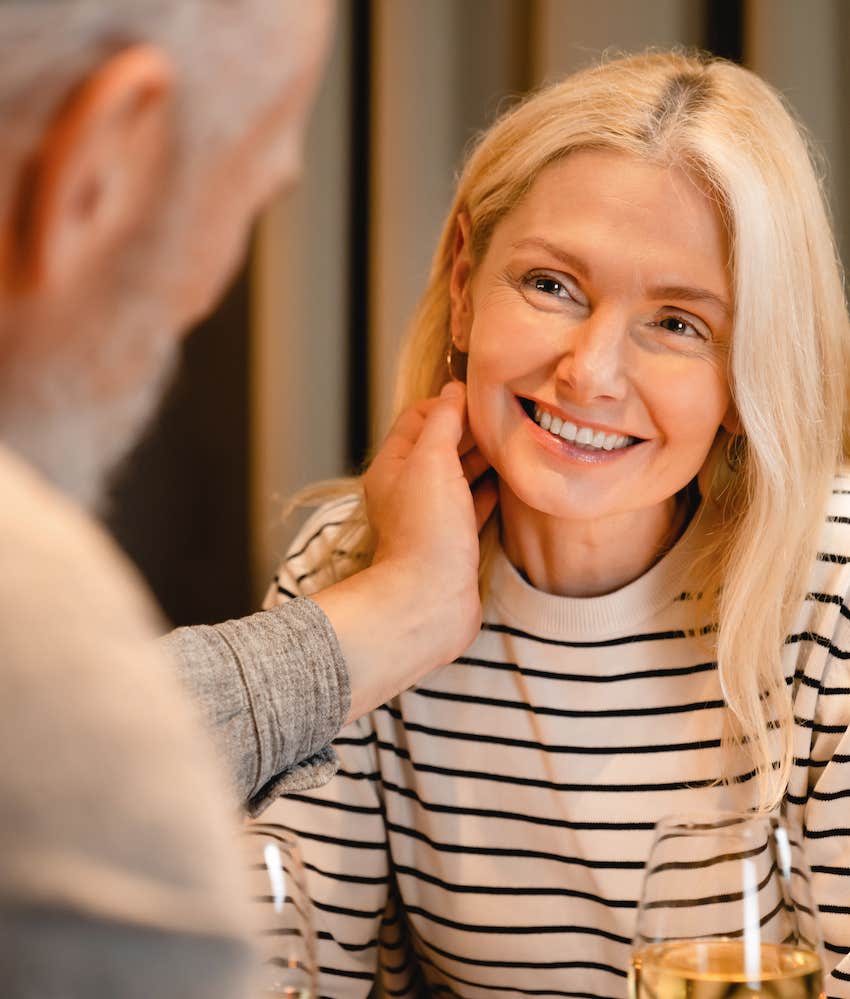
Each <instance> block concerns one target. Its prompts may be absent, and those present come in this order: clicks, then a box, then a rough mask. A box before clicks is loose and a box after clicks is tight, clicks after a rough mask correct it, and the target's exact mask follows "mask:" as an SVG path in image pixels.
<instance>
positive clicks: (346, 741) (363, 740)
mask: <svg viewBox="0 0 850 999" xmlns="http://www.w3.org/2000/svg"><path fill="white" fill-rule="evenodd" d="M375 738H376V736H375V733H374V732H370V733H369V734H368V735H362V736H353V735H341V736H339V737H338V738H336V739H334V745H335V746H361V747H362V746H369V745H371V743H373V742H374V741H375Z"/></svg>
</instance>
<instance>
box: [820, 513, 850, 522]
mask: <svg viewBox="0 0 850 999" xmlns="http://www.w3.org/2000/svg"><path fill="white" fill-rule="evenodd" d="M826 522H827V523H828V524H850V517H839V516H837V515H836V514H832V513H831V514H829V515H828V516H827V518H826Z"/></svg>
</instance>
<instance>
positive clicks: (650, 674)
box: [455, 656, 717, 683]
mask: <svg viewBox="0 0 850 999" xmlns="http://www.w3.org/2000/svg"><path fill="white" fill-rule="evenodd" d="M455 662H456V663H458V664H459V665H461V666H483V667H485V668H487V669H496V670H507V671H510V672H512V673H519V674H521V675H522V676H534V677H540V678H542V679H544V680H566V681H568V682H570V683H619V682H620V681H624V680H651V679H656V678H658V677H670V676H688V675H690V674H693V673H706V672H711V671H712V670H716V669H717V663H716V662H708V663H697V664H696V665H695V666H674V667H672V668H670V669H647V670H631V671H629V672H628V673H612V674H610V675H607V676H589V675H587V674H586V673H557V672H554V671H552V670H545V669H529V668H528V667H527V666H519V665H518V664H517V663H511V662H494V661H493V660H490V659H475V658H473V657H471V656H460V657H459V658H457V659H455Z"/></svg>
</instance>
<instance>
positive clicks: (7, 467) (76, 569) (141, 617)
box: [0, 448, 162, 638]
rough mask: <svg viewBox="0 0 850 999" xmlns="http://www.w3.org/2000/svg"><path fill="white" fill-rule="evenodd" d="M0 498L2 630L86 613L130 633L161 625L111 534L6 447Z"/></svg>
mask: <svg viewBox="0 0 850 999" xmlns="http://www.w3.org/2000/svg"><path fill="white" fill-rule="evenodd" d="M0 497H2V499H0V594H2V603H0V606H2V607H3V610H2V611H0V616H2V621H3V627H2V629H0V630H2V631H4V632H6V633H7V634H8V629H10V628H12V629H14V628H15V626H16V625H18V626H21V627H30V626H35V625H36V622H40V625H39V627H44V626H45V624H46V622H49V621H50V620H56V621H63V622H64V619H66V618H67V617H68V616H71V617H73V618H74V619H75V620H76V619H79V617H81V616H82V615H83V614H85V615H86V616H91V618H92V619H93V620H94V621H97V620H101V621H104V620H112V621H114V622H115V623H116V624H117V625H119V626H120V627H121V629H122V631H123V632H124V634H125V637H126V634H127V631H128V630H129V631H130V632H132V633H135V634H137V635H138V637H139V638H147V637H149V636H151V635H153V634H155V633H156V632H158V631H160V630H162V627H161V620H160V617H159V613H158V611H157V610H156V608H155V605H154V603H153V600H152V599H151V598H150V596H149V594H148V593H147V591H146V589H145V587H144V584H143V583H142V581H141V579H140V577H139V575H138V573H137V571H136V570H135V568H134V567H133V566H132V564H131V563H130V561H129V560H128V559H127V558H126V557H125V556H124V555H123V553H122V552H121V551H120V550H119V549H118V547H117V546H116V545H115V543H114V542H113V541H112V540H111V539H110V538H109V536H108V535H107V533H106V531H105V530H104V529H103V528H102V527H100V525H99V524H97V523H96V522H95V521H94V520H93V519H92V518H91V517H89V516H88V515H87V514H86V513H85V512H84V511H83V510H81V509H80V508H78V507H77V506H75V505H74V504H73V503H71V502H70V501H69V500H67V499H66V498H65V497H64V496H62V495H61V494H60V493H59V492H57V491H56V490H55V489H54V488H53V487H52V486H50V484H49V483H47V482H46V481H45V480H44V479H42V478H41V477H40V476H39V475H38V473H37V472H35V471H34V470H33V469H32V468H30V467H29V466H28V465H27V464H26V463H25V462H24V461H22V460H21V459H20V458H18V457H17V456H15V455H14V454H12V453H10V452H9V451H8V450H6V449H4V448H0ZM64 623H67V622H64Z"/></svg>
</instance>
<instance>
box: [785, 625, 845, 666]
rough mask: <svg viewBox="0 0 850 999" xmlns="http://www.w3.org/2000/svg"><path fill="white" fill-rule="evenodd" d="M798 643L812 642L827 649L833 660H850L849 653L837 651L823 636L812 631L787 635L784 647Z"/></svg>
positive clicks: (836, 647) (835, 646)
mask: <svg viewBox="0 0 850 999" xmlns="http://www.w3.org/2000/svg"><path fill="white" fill-rule="evenodd" d="M798 642H814V643H815V644H816V645H820V646H821V648H824V649H829V654H830V655H831V656H833V657H834V658H835V659H850V652H845V651H844V649H839V648H838V646H837V645H833V644H832V642H831V641H830V640H829V639H828V638H827V637H826V636H825V635H818V634H817V632H814V631H801V632H799V634H796V635H789V636H788V637H787V638H786V639H785V644H786V645H796V644H797V643H798Z"/></svg>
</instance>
